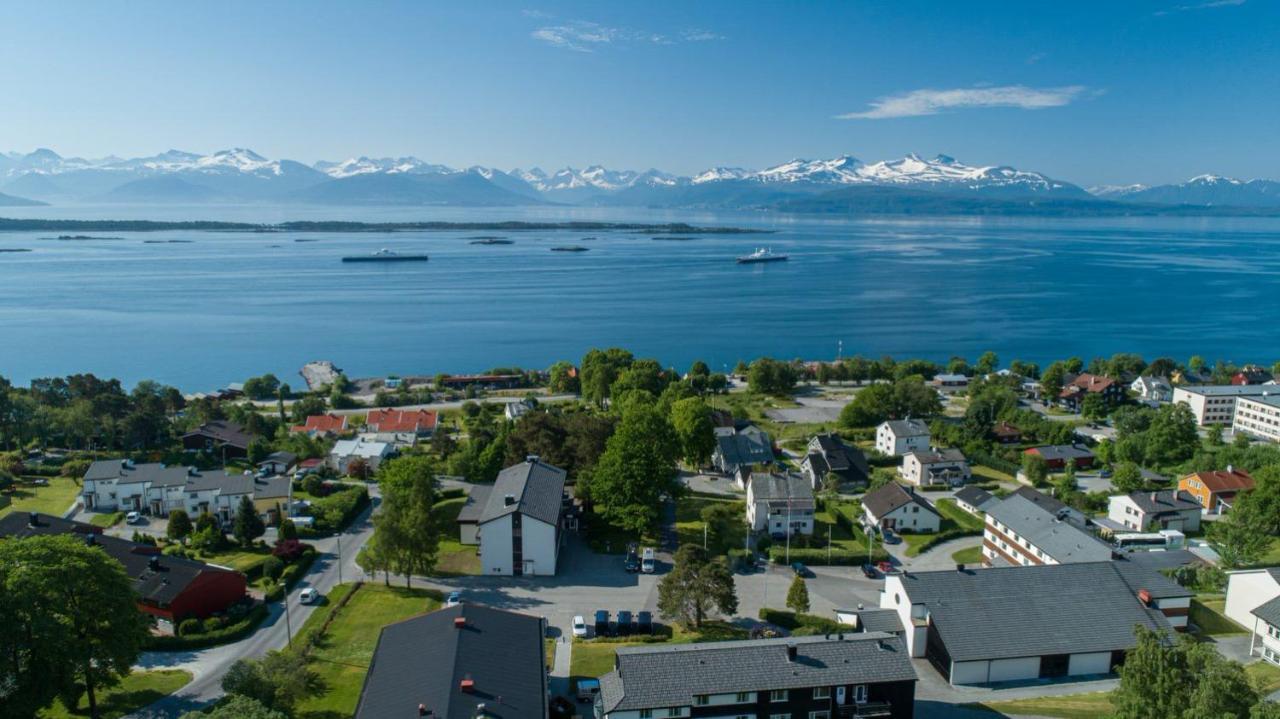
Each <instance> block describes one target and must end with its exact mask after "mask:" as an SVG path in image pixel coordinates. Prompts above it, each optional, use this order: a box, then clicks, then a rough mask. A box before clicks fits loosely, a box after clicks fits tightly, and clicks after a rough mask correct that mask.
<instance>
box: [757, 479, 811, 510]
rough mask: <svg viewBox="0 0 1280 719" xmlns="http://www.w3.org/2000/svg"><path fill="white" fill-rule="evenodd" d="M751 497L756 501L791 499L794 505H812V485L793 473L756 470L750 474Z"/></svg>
mask: <svg viewBox="0 0 1280 719" xmlns="http://www.w3.org/2000/svg"><path fill="white" fill-rule="evenodd" d="M750 481H751V497H752V498H753V499H755V500H756V501H778V502H786V501H788V500H790V501H791V503H792V505H793V506H796V507H805V506H808V507H812V506H813V487H811V486H809V482H808V481H806V480H804V479H802V478H801V477H797V476H794V475H784V474H774V473H772V472H756V473H753V474H752V475H751V480H750Z"/></svg>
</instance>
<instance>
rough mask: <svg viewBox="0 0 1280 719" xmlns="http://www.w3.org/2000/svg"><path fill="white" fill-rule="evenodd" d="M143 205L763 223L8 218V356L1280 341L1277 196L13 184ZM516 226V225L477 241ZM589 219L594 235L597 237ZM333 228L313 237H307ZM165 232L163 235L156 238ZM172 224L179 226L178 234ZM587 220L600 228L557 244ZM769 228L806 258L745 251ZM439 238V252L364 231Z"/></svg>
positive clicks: (238, 356)
mask: <svg viewBox="0 0 1280 719" xmlns="http://www.w3.org/2000/svg"><path fill="white" fill-rule="evenodd" d="M0 214H3V215H5V216H27V217H78V218H109V217H128V218H136V219H227V220H245V221H267V222H271V221H278V220H284V219H349V220H369V221H381V220H393V219H394V220H410V219H412V220H467V221H472V220H489V219H492V220H501V219H529V220H560V219H600V220H613V221H645V222H670V221H689V222H692V223H698V224H716V225H734V226H749V227H759V228H768V229H775V230H777V232H776V234H773V235H723V236H721V235H711V236H700V237H697V238H696V239H693V240H690V241H655V240H653V239H651V236H650V235H648V234H630V233H618V232H594V233H582V232H574V233H569V232H514V233H512V232H406V233H396V234H329V233H323V234H322V233H278V234H226V233H206V232H159V233H92V234H95V235H102V234H111V235H113V236H119V237H122V238H123V239H121V240H117V241H84V242H60V241H52V240H47V239H40V238H42V237H47V236H49V235H50V234H59V233H43V232H42V233H29V232H22V233H0V249H9V248H30V249H32V250H33V251H32V252H26V253H8V252H0V375H3V376H6V377H8V378H10V379H12V380H14V381H17V382H22V383H25V382H27V381H29V380H30V379H31V378H33V377H39V376H47V375H53V374H66V373H72V372H94V373H96V374H98V375H99V376H109V377H119V378H121V379H123V380H125V381H126V382H127V383H130V384H131V383H133V382H135V381H137V380H139V379H144V378H153V379H157V380H160V381H163V382H166V383H172V384H176V385H177V386H179V387H181V388H183V389H186V390H201V389H211V388H214V387H217V386H222V385H225V384H226V383H227V382H232V381H239V380H243V379H244V378H246V377H248V376H251V375H255V374H260V373H263V372H268V371H270V372H275V373H276V374H277V375H279V376H280V377H281V378H283V379H284V380H285V381H287V382H290V383H291V384H293V385H294V386H300V385H301V384H302V383H301V379H300V378H299V377H297V374H296V373H297V369H298V368H299V367H300V366H301V365H302V364H303V363H304V362H307V361H308V360H313V359H331V360H333V361H334V362H335V363H336V364H338V366H340V367H342V368H344V369H345V370H346V371H347V372H348V374H349V375H351V376H375V375H380V374H387V373H398V374H406V373H434V372H438V371H445V372H455V373H459V372H466V371H477V370H483V369H487V368H488V367H491V366H494V365H511V364H517V365H522V366H528V367H545V366H547V365H548V364H550V363H551V362H553V361H555V360H558V359H571V360H575V361H576V360H577V359H578V358H579V357H581V355H582V353H583V352H584V351H585V350H586V349H588V348H590V347H593V346H607V345H621V346H625V347H628V348H631V349H632V350H633V351H635V352H636V353H637V354H640V355H645V356H654V357H657V358H659V359H661V360H662V361H663V362H666V363H671V364H674V365H676V366H677V367H681V368H683V367H686V366H687V365H688V364H689V362H690V361H691V360H693V359H696V358H703V359H706V360H707V361H708V362H709V363H711V364H712V366H713V367H714V368H716V369H719V368H720V367H721V365H723V364H727V365H728V366H730V367H732V365H733V364H734V363H735V362H736V361H737V360H739V359H750V358H753V357H756V356H759V355H764V354H772V355H775V356H780V357H805V358H830V357H834V356H835V353H836V347H837V341H839V340H843V343H844V352H845V353H846V354H854V353H862V354H866V355H873V356H878V355H881V354H886V353H887V354H893V355H897V356H907V355H912V356H924V357H929V358H934V359H940V360H941V359H946V358H947V357H948V356H950V355H952V354H960V355H965V356H967V357H969V358H971V359H972V358H973V357H975V356H976V355H977V354H979V353H980V352H982V351H984V350H987V349H994V350H995V351H996V352H997V353H999V355H1000V356H1001V358H1002V359H1003V360H1004V361H1006V362H1007V361H1008V360H1011V359H1013V358H1015V357H1021V358H1023V359H1031V360H1037V361H1046V360H1050V359H1054V358H1057V357H1063V356H1068V355H1073V354H1074V355H1081V356H1084V357H1086V358H1088V357H1090V356H1093V355H1099V354H1110V353H1113V352H1117V351H1135V352H1140V353H1143V354H1144V355H1146V356H1148V357H1149V358H1150V357H1154V356H1158V355H1171V356H1174V357H1177V358H1180V359H1186V357H1188V356H1189V355H1191V354H1203V355H1205V356H1206V357H1208V358H1210V359H1211V360H1212V359H1214V358H1219V357H1220V358H1224V359H1232V360H1236V361H1244V360H1257V361H1266V362H1271V361H1273V360H1275V359H1277V358H1280V291H1278V290H1280V281H1278V278H1280V220H1275V219H1219V218H1215V219H1163V218H1154V219H1153V218H1142V219H1120V220H1117V219H1106V220H1096V219H1089V220H1072V219H974V218H956V219H918V220H888V219H876V220H850V221H841V220H832V219H827V218H803V217H789V218H788V217H777V216H761V215H749V214H725V215H712V214H705V213H699V214H692V213H660V212H652V211H644V210H634V209H627V210H565V209H563V208H546V209H536V210H521V209H515V210H483V211H481V210H470V211H467V210H453V209H429V210H421V209H402V208H397V209H394V210H381V211H380V210H371V209H369V208H352V209H340V208H329V209H326V210H323V211H311V212H307V211H299V210H298V209H297V208H265V209H264V208H261V207H245V208H216V209H211V208H163V209H158V208H120V207H109V208H103V207H97V208H48V207H45V208H22V209H20V210H19V209H12V208H6V210H5V211H4V212H3V213H0ZM475 235H503V236H505V237H506V238H508V239H511V240H514V244H512V245H503V246H481V245H471V244H469V241H468V239H466V238H469V237H473V236H475ZM588 237H592V238H594V239H586V238H588ZM301 239H306V240H315V241H314V242H296V241H295V240H301ZM144 240H151V241H153V242H151V243H144ZM157 240H181V241H184V242H174V243H170V242H163V243H156V242H154V241H157ZM566 244H576V245H582V246H584V247H589V248H590V251H589V252H580V253H557V252H551V251H550V248H552V247H554V246H558V245H566ZM758 245H766V246H771V247H772V248H773V249H774V250H775V251H777V252H786V253H789V254H790V255H791V260H790V261H789V262H782V263H774V264H769V265H737V264H735V263H734V261H733V259H734V257H735V256H737V255H741V254H745V253H747V252H750V251H751V250H752V248H753V247H755V246H758ZM383 247H386V248H390V249H392V250H395V251H397V252H426V253H428V254H430V255H431V261H430V262H426V263H390V264H376V263H368V264H357V265H352V264H343V263H341V262H340V261H339V258H340V257H342V256H343V255H351V254H362V253H369V252H373V251H375V250H377V249H380V248H383Z"/></svg>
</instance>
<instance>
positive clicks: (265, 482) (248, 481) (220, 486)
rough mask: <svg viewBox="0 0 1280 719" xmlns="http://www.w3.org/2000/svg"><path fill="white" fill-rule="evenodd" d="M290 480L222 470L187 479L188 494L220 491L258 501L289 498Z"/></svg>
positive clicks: (197, 473)
mask: <svg viewBox="0 0 1280 719" xmlns="http://www.w3.org/2000/svg"><path fill="white" fill-rule="evenodd" d="M289 483H290V481H289V478H288V477H285V476H281V475H277V476H275V477H267V478H265V479H264V478H262V477H259V476H258V475H256V474H243V473H240V472H228V471H226V470H222V469H213V470H209V471H201V472H196V473H194V474H192V475H190V476H189V477H188V478H187V484H186V489H187V491H188V492H206V491H209V490H215V489H216V490H218V492H219V493H221V494H227V495H230V494H250V495H253V498H254V499H255V500H256V499H272V498H279V497H288V496H289Z"/></svg>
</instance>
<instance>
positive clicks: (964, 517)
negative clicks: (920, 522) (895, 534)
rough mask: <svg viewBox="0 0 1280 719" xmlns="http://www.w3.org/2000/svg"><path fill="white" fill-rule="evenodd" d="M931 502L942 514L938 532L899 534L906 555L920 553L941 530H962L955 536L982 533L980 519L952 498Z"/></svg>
mask: <svg viewBox="0 0 1280 719" xmlns="http://www.w3.org/2000/svg"><path fill="white" fill-rule="evenodd" d="M933 504H934V507H936V508H937V509H938V513H939V514H941V515H942V525H941V526H940V527H939V529H938V532H934V533H929V534H900V536H901V537H902V541H904V542H906V543H907V551H906V554H907V556H908V557H914V556H916V555H918V554H920V552H921V551H923V548H924V545H925V544H926V543H927V542H929V541H930V540H931V539H933V538H934V537H935V536H937V535H938V534H939V533H941V532H947V531H951V530H954V529H956V528H959V529H961V530H963V531H962V532H961V533H960V534H958V535H957V537H960V536H972V535H976V534H982V520H981V519H978V518H977V517H976V516H974V515H972V514H969V513H968V512H966V511H964V510H963V509H960V507H959V506H957V505H956V501H955V500H954V499H939V500H938V501H937V502H934V503H933Z"/></svg>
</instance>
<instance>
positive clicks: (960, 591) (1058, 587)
mask: <svg viewBox="0 0 1280 719" xmlns="http://www.w3.org/2000/svg"><path fill="white" fill-rule="evenodd" d="M1120 564H1122V563H1121V562H1089V563H1083V564H1046V565H1034V566H1029V567H992V568H990V569H978V570H966V571H955V570H948V571H940V572H908V573H906V574H903V575H901V579H902V585H903V587H904V588H905V589H906V594H907V596H908V597H909V598H910V601H911V602H912V603H913V604H924V605H925V606H926V608H927V610H928V612H929V620H930V621H931V622H932V624H933V626H934V628H935V629H936V630H937V632H938V635H939V637H940V638H941V639H942V641H943V643H944V644H945V645H946V649H947V652H948V653H949V654H950V655H951V659H952V660H953V661H975V660H985V659H1006V658H1014V657H1035V656H1043V655H1046V654H1076V653H1085V652H1108V651H1115V650H1117V649H1129V648H1131V647H1133V646H1134V643H1135V640H1134V635H1133V628H1134V626H1135V625H1137V626H1143V627H1146V628H1148V629H1152V630H1156V631H1161V632H1168V631H1170V626H1169V623H1168V621H1167V620H1166V619H1165V618H1164V615H1163V614H1161V613H1160V612H1159V610H1155V609H1152V608H1150V607H1147V606H1145V605H1144V604H1143V603H1142V602H1141V601H1140V600H1139V599H1138V593H1139V591H1141V590H1143V589H1146V590H1147V591H1148V592H1149V593H1151V594H1152V596H1153V597H1156V596H1157V594H1159V595H1163V596H1166V597H1173V596H1177V597H1190V596H1191V594H1192V593H1191V592H1190V591H1189V590H1187V589H1184V588H1182V587H1178V586H1177V585H1176V584H1174V583H1173V582H1171V581H1170V580H1169V579H1167V578H1165V577H1164V576H1161V575H1160V574H1159V573H1158V572H1155V571H1152V570H1144V569H1143V568H1141V567H1134V568H1131V569H1129V570H1128V571H1127V572H1126V571H1122V570H1121V569H1120V568H1119V567H1118V565H1120ZM904 601H906V599H905V598H904Z"/></svg>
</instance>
